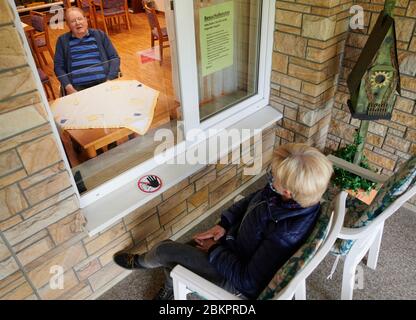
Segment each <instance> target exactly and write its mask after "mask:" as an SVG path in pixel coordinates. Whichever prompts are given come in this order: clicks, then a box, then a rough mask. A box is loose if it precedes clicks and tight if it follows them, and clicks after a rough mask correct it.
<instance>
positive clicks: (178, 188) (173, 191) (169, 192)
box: [162, 178, 189, 201]
mask: <svg viewBox="0 0 416 320" xmlns="http://www.w3.org/2000/svg"><path fill="white" fill-rule="evenodd" d="M188 185H189V181H188V178H186V179H185V180H183V181H181V182H179V183H177V184H175V185H174V186H173V187H171V188H170V189H169V190H167V191H165V192H163V194H162V199H163V201H165V200H166V199H169V198H170V197H171V196H173V195H175V194H177V193H178V192H179V191H181V190H183V189H185V188H186V187H187V186H188Z"/></svg>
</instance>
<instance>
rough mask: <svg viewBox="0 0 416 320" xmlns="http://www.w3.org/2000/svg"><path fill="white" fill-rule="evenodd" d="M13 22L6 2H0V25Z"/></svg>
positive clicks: (10, 9) (11, 13)
mask: <svg viewBox="0 0 416 320" xmlns="http://www.w3.org/2000/svg"><path fill="white" fill-rule="evenodd" d="M13 21H14V14H13V11H12V8H11V7H10V5H9V3H8V1H7V0H0V25H3V24H9V23H12V22H13Z"/></svg>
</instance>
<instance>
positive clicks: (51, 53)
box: [47, 44, 54, 61]
mask: <svg viewBox="0 0 416 320" xmlns="http://www.w3.org/2000/svg"><path fill="white" fill-rule="evenodd" d="M47 47H48V51H49V54H50V55H51V59H52V61H53V57H54V53H53V50H52V48H51V45H50V44H48V45H47Z"/></svg>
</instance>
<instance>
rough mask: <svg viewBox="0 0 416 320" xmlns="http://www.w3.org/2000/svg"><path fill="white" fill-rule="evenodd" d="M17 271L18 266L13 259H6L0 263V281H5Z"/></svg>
mask: <svg viewBox="0 0 416 320" xmlns="http://www.w3.org/2000/svg"><path fill="white" fill-rule="evenodd" d="M17 270H19V266H18V265H17V262H16V260H15V259H14V257H8V258H6V259H5V260H3V261H0V280H3V279H5V278H6V277H8V276H9V275H11V274H12V273H15V272H16V271H17Z"/></svg>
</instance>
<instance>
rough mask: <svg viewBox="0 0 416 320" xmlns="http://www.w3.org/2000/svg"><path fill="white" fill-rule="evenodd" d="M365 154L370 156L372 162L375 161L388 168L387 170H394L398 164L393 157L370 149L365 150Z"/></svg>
mask: <svg viewBox="0 0 416 320" xmlns="http://www.w3.org/2000/svg"><path fill="white" fill-rule="evenodd" d="M364 155H365V156H366V157H367V158H368V160H369V161H370V162H371V163H374V164H376V165H378V166H380V167H383V168H386V169H387V170H391V171H392V170H393V169H394V166H395V165H396V161H394V160H393V159H390V158H387V157H385V156H382V155H381V154H378V153H375V152H373V151H369V150H368V149H365V150H364Z"/></svg>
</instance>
